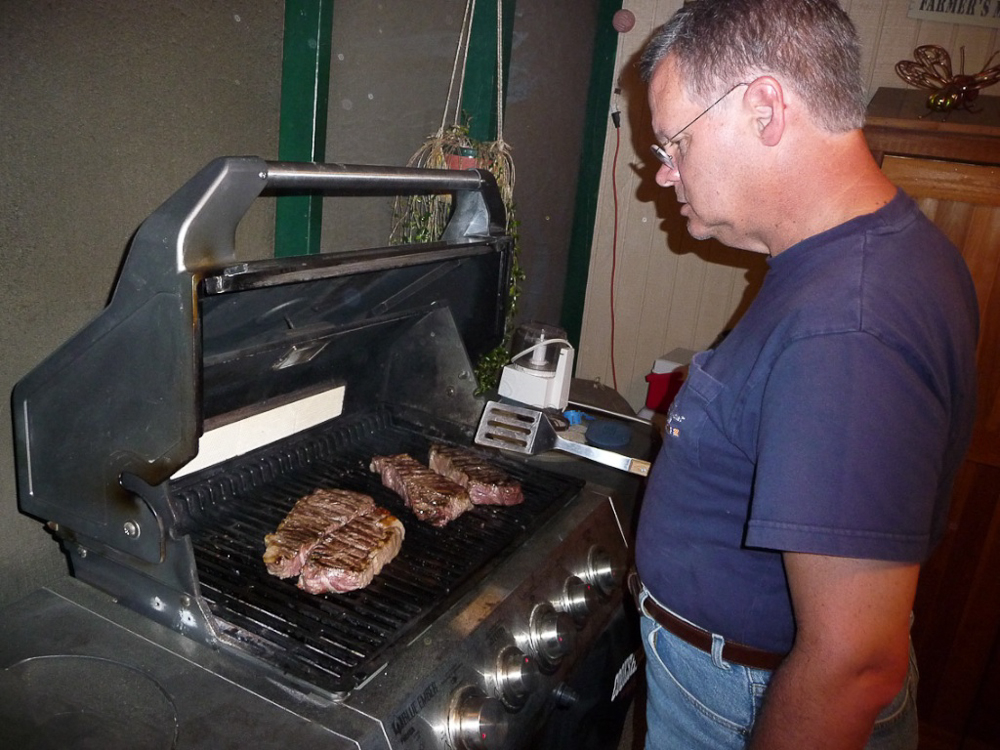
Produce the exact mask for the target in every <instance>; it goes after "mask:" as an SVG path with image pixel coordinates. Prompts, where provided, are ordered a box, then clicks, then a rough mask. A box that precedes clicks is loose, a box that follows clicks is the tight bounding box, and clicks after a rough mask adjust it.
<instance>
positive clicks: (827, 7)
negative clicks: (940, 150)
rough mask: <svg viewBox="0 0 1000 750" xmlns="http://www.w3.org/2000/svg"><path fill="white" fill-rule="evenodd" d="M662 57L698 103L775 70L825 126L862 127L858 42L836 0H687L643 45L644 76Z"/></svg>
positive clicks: (648, 76)
mask: <svg viewBox="0 0 1000 750" xmlns="http://www.w3.org/2000/svg"><path fill="white" fill-rule="evenodd" d="M668 55H670V56H671V57H672V59H673V60H674V61H675V62H676V63H677V65H678V69H679V71H680V74H681V75H682V76H683V81H684V86H685V88H686V90H687V91H688V93H689V94H691V95H692V96H693V97H695V98H697V99H699V100H701V101H703V102H706V103H707V102H708V101H709V100H710V99H712V98H714V97H715V96H717V95H718V94H719V93H720V92H721V91H722V90H723V89H724V88H728V87H729V86H732V85H733V84H736V83H739V82H743V81H750V80H753V79H754V78H756V77H758V76H761V75H773V76H774V77H775V78H777V79H778V80H779V81H780V82H781V84H782V85H784V86H789V87H790V88H791V89H792V90H794V91H795V92H796V93H797V94H798V95H799V96H800V97H802V99H803V101H805V103H806V106H807V107H808V108H809V111H810V112H811V113H812V115H813V117H814V119H815V121H816V122H817V124H819V125H821V126H822V127H824V128H825V129H827V130H829V131H831V132H843V131H847V130H852V129H854V128H859V127H861V126H862V125H863V124H864V120H865V107H866V101H865V100H866V94H865V87H864V83H863V82H862V80H861V47H860V43H859V42H858V34H857V31H856V30H855V28H854V24H853V23H852V22H851V19H850V18H849V17H848V16H847V14H846V13H845V12H844V11H843V9H842V8H841V7H840V5H839V4H838V3H837V2H836V0H691V1H690V2H687V3H685V4H684V5H683V7H681V9H680V10H678V11H677V13H675V14H674V16H673V17H672V18H671V19H670V20H669V21H667V23H665V24H664V25H663V26H662V27H661V28H660V29H659V30H658V31H657V32H656V33H655V34H654V35H653V38H652V39H651V40H650V41H649V43H648V44H647V45H646V48H645V50H643V53H642V56H641V58H640V60H639V72H640V74H641V76H642V78H643V80H644V81H646V82H647V83H648V82H649V80H650V79H651V78H652V77H653V72H654V71H655V69H656V67H657V66H658V65H659V63H660V62H661V61H662V60H663V59H664V58H665V57H667V56H668Z"/></svg>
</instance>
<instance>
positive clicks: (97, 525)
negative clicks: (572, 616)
mask: <svg viewBox="0 0 1000 750" xmlns="http://www.w3.org/2000/svg"><path fill="white" fill-rule="evenodd" d="M265 190H266V191H267V192H268V194H280V193H282V192H292V191H294V192H302V191H313V192H320V193H323V194H325V195H334V196H336V195H395V194H399V193H409V192H416V193H451V194H452V196H453V206H454V208H453V213H452V217H451V220H450V222H449V224H448V226H447V228H446V230H445V232H444V236H443V238H442V241H441V242H439V243H434V244H428V245H410V246H400V247H386V248H375V249H372V250H369V251H359V252H353V253H336V254H328V255H315V256H302V257H298V258H290V259H283V260H267V261H257V262H250V263H237V262H236V258H235V251H234V238H235V233H236V226H237V224H238V223H239V221H240V219H241V218H242V217H243V215H244V214H245V213H246V211H247V210H248V208H249V207H250V205H251V204H252V202H253V201H254V200H255V199H256V198H257V197H258V196H259V195H260V194H261V193H262V192H264V191H265ZM505 223H506V220H505V215H504V210H503V205H502V203H501V201H500V197H499V191H498V190H497V188H496V183H495V181H494V180H493V178H492V176H491V175H489V173H487V172H484V171H481V170H468V171H464V172H458V171H446V170H428V169H411V168H387V167H368V166H349V165H337V164H289V163H275V162H265V161H263V160H261V159H257V158H252V157H232V158H224V159H218V160H216V161H214V162H212V163H210V164H209V165H208V166H207V167H205V168H204V169H203V170H202V171H201V172H199V173H198V174H197V175H195V176H194V177H193V178H192V179H191V180H190V181H189V182H188V183H186V184H185V185H184V186H183V187H181V189H180V190H178V191H177V192H176V193H175V194H174V195H173V196H172V197H171V198H169V199H168V200H167V201H166V202H165V203H164V204H163V205H162V206H161V207H160V208H159V209H157V210H156V211H155V212H154V213H153V214H152V215H151V216H150V217H149V218H148V219H147V220H146V221H145V222H143V224H142V226H141V227H140V228H139V230H138V231H137V233H136V235H135V237H134V239H133V242H132V243H131V246H130V247H129V249H128V251H127V254H126V256H125V259H124V262H123V264H122V267H121V272H120V275H119V278H118V280H117V283H116V286H115V289H114V292H113V294H112V297H111V300H110V302H109V304H108V306H107V307H106V308H105V309H104V310H103V311H102V312H101V313H100V314H99V315H98V316H97V318H95V319H94V320H93V321H92V322H91V323H90V324H89V325H87V326H86V327H85V328H84V329H82V330H81V331H80V332H79V333H77V334H76V335H75V336H74V337H73V338H71V339H70V340H69V341H67V342H66V343H65V344H64V345H63V346H62V347H60V348H59V349H58V350H57V351H56V352H54V353H53V354H52V355H51V356H50V357H48V358H47V359H46V360H44V361H43V362H42V363H41V364H40V365H38V366H37V367H36V368H35V369H34V370H32V371H31V372H30V373H28V375H26V376H25V377H24V378H23V379H22V380H21V381H20V382H19V383H18V384H17V385H16V386H15V389H14V393H13V398H12V410H13V413H14V431H15V458H16V468H17V477H18V498H19V502H20V506H21V509H22V511H24V512H26V513H29V514H32V515H34V516H37V517H39V518H41V519H44V520H47V521H52V522H55V523H57V524H59V525H60V526H61V527H63V529H62V530H63V533H64V535H72V536H74V537H77V538H82V539H84V540H86V542H87V546H91V547H99V546H100V545H106V546H107V547H110V548H113V549H115V550H118V551H122V552H126V553H128V554H129V555H133V556H135V557H137V558H139V559H142V560H146V561H149V562H160V561H162V560H163V559H164V555H165V554H166V547H167V544H166V542H167V538H168V537H169V536H170V535H171V533H172V531H173V526H174V519H173V518H172V515H171V513H170V509H169V508H168V507H160V506H158V505H157V504H156V503H155V502H153V503H150V501H149V499H148V498H149V497H157V496H161V495H164V494H166V493H155V492H154V493H142V494H143V496H144V498H145V499H141V498H140V497H139V495H138V494H135V493H133V492H131V491H129V490H126V489H125V486H129V487H135V486H150V487H155V486H159V485H161V484H165V483H166V482H167V480H168V478H169V477H170V476H171V475H172V474H174V473H175V472H176V471H177V470H178V469H179V468H180V467H182V466H183V465H184V464H186V463H187V462H188V461H189V460H190V459H191V458H192V457H194V456H195V454H196V453H197V450H198V437H199V435H200V434H201V433H202V432H203V431H204V429H205V427H206V423H211V422H212V421H213V420H214V421H218V422H224V421H226V420H227V419H231V418H233V417H237V416H241V415H245V414H246V413H252V412H254V411H259V410H262V409H266V408H269V407H270V406H273V405H274V404H277V403H281V402H283V401H288V400H294V399H296V398H298V397H300V396H301V395H303V394H308V393H310V392H315V391H316V390H319V389H323V388H327V387H329V386H330V385H337V384H342V385H345V386H346V391H345V403H344V411H345V412H349V411H352V410H355V409H358V408H360V406H361V405H362V404H370V403H371V402H372V401H378V400H394V401H397V402H399V403H402V404H403V405H407V406H414V405H417V404H422V405H423V406H425V407H427V408H430V409H440V408H441V407H442V403H441V401H442V399H443V400H445V401H447V402H448V404H449V406H450V407H451V408H453V409H455V410H456V411H455V413H456V414H458V415H459V416H460V417H461V418H464V419H469V415H470V414H472V413H473V412H475V410H476V407H477V406H479V405H478V404H476V403H475V402H474V401H473V400H472V396H471V394H472V390H473V388H474V378H472V377H471V369H470V368H471V366H470V364H469V361H470V359H472V360H474V359H475V358H477V357H478V356H479V355H480V354H482V353H483V352H485V351H488V350H489V349H491V348H492V347H493V346H495V345H497V344H498V343H499V342H500V341H501V339H502V335H503V322H504V317H505V314H506V296H507V295H506V289H507V283H508V279H509V274H510V264H511V241H510V238H509V237H506V236H504V234H503V229H504V226H505ZM452 382H457V388H455V387H453V386H452V385H449V386H445V383H452ZM449 388H452V391H451V392H450V393H451V394H452V395H454V394H457V396H458V398H451V396H448V395H442V394H443V393H445V394H447V393H449ZM436 400H437V402H436ZM476 418H478V414H474V415H473V416H472V417H471V420H470V421H474V420H475V419H476ZM123 485H124V486H123ZM136 528H139V529H143V530H144V531H143V533H142V534H135V533H134V529H136ZM130 530H132V533H130ZM149 530H156V533H150V531H149Z"/></svg>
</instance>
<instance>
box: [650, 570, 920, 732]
mask: <svg viewBox="0 0 1000 750" xmlns="http://www.w3.org/2000/svg"><path fill="white" fill-rule="evenodd" d="M646 596H648V592H646V591H645V590H643V591H642V594H641V595H640V601H645V597H646ZM641 627H642V636H643V638H642V640H643V646H644V647H645V651H646V682H647V691H648V698H647V704H646V727H647V730H646V750H701V749H704V750H743V748H745V747H746V744H747V742H748V741H749V739H750V734H751V731H752V730H753V725H754V721H756V719H757V717H758V716H759V714H760V709H761V705H762V703H763V699H764V691H765V690H766V689H767V684H768V682H769V680H770V679H771V672H769V671H768V670H766V669H753V668H752V667H744V666H742V665H739V664H733V663H730V662H726V661H723V660H722V657H721V653H722V646H723V644H724V643H725V641H724V640H723V638H722V637H721V636H718V635H715V636H713V642H714V647H713V653H712V654H707V653H705V652H704V651H702V650H700V649H698V648H695V647H694V646H692V645H690V644H688V643H686V642H685V641H683V640H681V639H680V638H677V637H676V636H674V635H673V634H671V633H669V632H668V631H666V630H664V629H663V628H662V627H661V626H660V625H659V624H658V623H657V622H655V621H654V620H652V619H651V618H649V617H647V616H646V615H645V612H643V617H642V622H641ZM916 689H917V671H916V662H915V660H914V658H913V649H912V648H911V649H910V672H909V674H908V675H907V678H906V682H905V684H904V685H903V688H902V690H900V692H899V695H897V696H896V698H895V699H894V700H893V702H892V703H891V704H890V705H889V706H887V707H886V708H885V709H884V710H883V711H882V713H881V714H879V718H878V720H877V721H876V722H875V728H874V730H873V731H872V735H871V738H870V739H869V740H868V744H867V745H866V746H865V748H866V750H916V747H917V708H916Z"/></svg>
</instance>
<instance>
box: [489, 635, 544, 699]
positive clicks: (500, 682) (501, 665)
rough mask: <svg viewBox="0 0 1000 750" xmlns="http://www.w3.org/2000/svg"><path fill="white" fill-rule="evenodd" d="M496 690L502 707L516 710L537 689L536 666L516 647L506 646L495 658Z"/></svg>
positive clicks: (533, 661)
mask: <svg viewBox="0 0 1000 750" xmlns="http://www.w3.org/2000/svg"><path fill="white" fill-rule="evenodd" d="M496 681H497V689H498V691H499V692H500V700H502V701H503V703H504V705H505V706H507V707H509V708H513V709H518V708H521V707H522V706H523V705H524V704H525V703H527V702H528V695H529V694H530V693H531V692H532V691H533V690H535V689H536V688H537V687H538V665H537V664H535V660H534V659H532V658H531V657H530V656H528V655H527V654H526V653H524V652H523V651H522V650H521V649H519V648H517V647H516V646H507V647H506V648H504V649H503V650H502V651H501V652H500V654H499V655H498V656H497V673H496Z"/></svg>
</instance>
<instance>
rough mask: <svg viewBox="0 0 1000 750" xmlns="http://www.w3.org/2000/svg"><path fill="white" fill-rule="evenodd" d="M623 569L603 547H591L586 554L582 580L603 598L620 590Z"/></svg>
mask: <svg viewBox="0 0 1000 750" xmlns="http://www.w3.org/2000/svg"><path fill="white" fill-rule="evenodd" d="M624 572H625V569H624V568H623V567H622V566H621V564H619V563H618V562H616V561H615V559H614V558H613V557H612V556H611V554H610V553H609V552H608V551H607V550H606V549H604V548H603V547H598V546H596V545H595V546H593V547H591V548H590V551H589V552H588V553H587V569H586V571H584V573H583V578H584V580H586V581H587V582H588V583H592V584H593V585H594V586H596V587H597V589H598V591H600V592H601V593H602V594H604V595H605V596H609V595H611V593H613V592H614V591H615V590H616V589H618V588H621V585H622V575H623V574H624Z"/></svg>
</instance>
